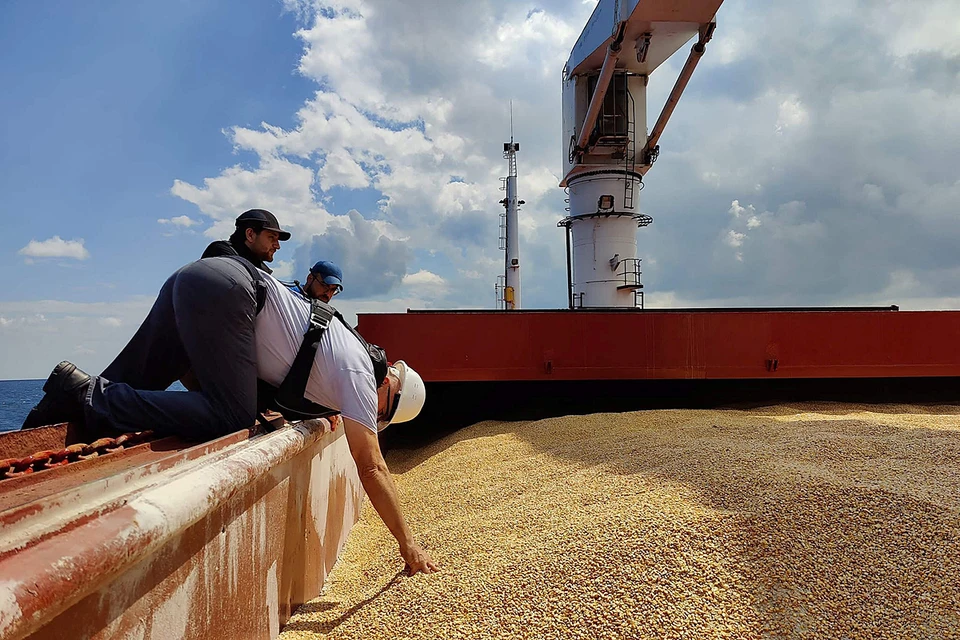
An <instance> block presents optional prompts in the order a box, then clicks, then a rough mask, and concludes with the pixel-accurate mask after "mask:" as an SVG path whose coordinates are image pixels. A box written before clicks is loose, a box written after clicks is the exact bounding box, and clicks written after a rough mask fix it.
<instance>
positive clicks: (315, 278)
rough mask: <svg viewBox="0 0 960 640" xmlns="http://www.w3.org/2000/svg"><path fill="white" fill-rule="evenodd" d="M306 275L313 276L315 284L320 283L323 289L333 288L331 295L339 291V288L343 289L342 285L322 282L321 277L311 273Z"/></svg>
mask: <svg viewBox="0 0 960 640" xmlns="http://www.w3.org/2000/svg"><path fill="white" fill-rule="evenodd" d="M308 277H310V278H313V281H314V282H316V283H317V284H319V285H320V286H321V287H323V288H324V289H333V293H332V294H331V295H334V296H335V295H337V294H338V293H340V291H341V290H343V287H341V286H340V285H338V284H327V283H326V282H324V281H323V280H322V279H321V278H319V277H317V276H315V275H313V274H312V273H311V274H310V275H309V276H308Z"/></svg>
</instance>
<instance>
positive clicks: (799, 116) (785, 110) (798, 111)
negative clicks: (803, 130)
mask: <svg viewBox="0 0 960 640" xmlns="http://www.w3.org/2000/svg"><path fill="white" fill-rule="evenodd" d="M809 119H810V114H809V113H808V112H807V109H806V108H805V107H804V106H803V104H802V103H801V102H800V100H799V99H798V98H797V97H795V96H793V97H790V98H787V99H785V100H783V101H782V102H781V103H780V107H779V108H778V109H777V124H776V129H777V133H783V132H784V131H785V130H787V129H789V128H794V127H800V126H802V125H804V124H806V123H807V121H808V120H809Z"/></svg>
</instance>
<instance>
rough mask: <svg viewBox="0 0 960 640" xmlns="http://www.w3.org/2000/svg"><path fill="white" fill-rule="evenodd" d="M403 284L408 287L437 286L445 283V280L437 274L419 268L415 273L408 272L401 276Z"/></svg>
mask: <svg viewBox="0 0 960 640" xmlns="http://www.w3.org/2000/svg"><path fill="white" fill-rule="evenodd" d="M402 282H403V284H404V285H406V286H410V287H424V286H426V287H438V286H443V285H445V284H446V280H444V279H443V278H441V277H440V276H438V275H437V274H435V273H433V272H431V271H427V270H425V269H421V270H420V271H417V272H416V273H408V274H407V275H405V276H403V281H402Z"/></svg>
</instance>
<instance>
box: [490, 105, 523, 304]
mask: <svg viewBox="0 0 960 640" xmlns="http://www.w3.org/2000/svg"><path fill="white" fill-rule="evenodd" d="M518 151H520V143H519V142H514V140H513V102H512V101H511V103H510V142H504V143H503V157H504V159H505V160H506V161H507V176H506V177H505V178H501V179H500V181H501V186H500V189H501V190H503V191H506V196H507V197H505V198H504V199H503V200H501V201H500V204H502V205H503V208H504V212H503V213H502V214H500V248H501V249H503V250H504V251H505V255H504V268H503V285H502V286H498V287H497V288H498V296H497V298H498V299H497V303H498V306H500V307H502V308H503V309H505V310H507V311H514V310H516V309H519V308H520V238H519V236H520V233H519V229H518V227H517V225H518V213H519V210H520V205H521V204H524V202H523V200H518V199H517V152H518Z"/></svg>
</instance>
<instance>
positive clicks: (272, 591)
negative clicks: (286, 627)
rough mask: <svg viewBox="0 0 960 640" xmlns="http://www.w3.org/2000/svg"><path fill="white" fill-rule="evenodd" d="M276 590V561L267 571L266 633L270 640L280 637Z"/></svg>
mask: <svg viewBox="0 0 960 640" xmlns="http://www.w3.org/2000/svg"><path fill="white" fill-rule="evenodd" d="M278 595H279V589H278V588H277V561H276V560H274V561H273V564H271V565H270V569H268V570H267V624H268V626H267V633H269V634H270V635H269V636H268V637H269V638H270V640H273V638H276V637H277V636H278V635H280V611H279V607H280V598H279V597H278Z"/></svg>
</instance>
